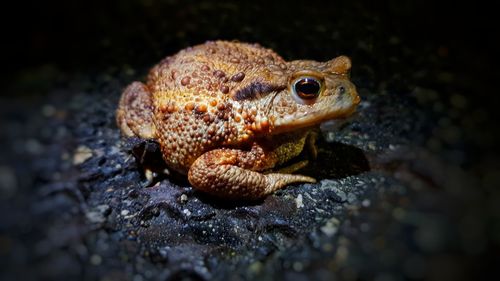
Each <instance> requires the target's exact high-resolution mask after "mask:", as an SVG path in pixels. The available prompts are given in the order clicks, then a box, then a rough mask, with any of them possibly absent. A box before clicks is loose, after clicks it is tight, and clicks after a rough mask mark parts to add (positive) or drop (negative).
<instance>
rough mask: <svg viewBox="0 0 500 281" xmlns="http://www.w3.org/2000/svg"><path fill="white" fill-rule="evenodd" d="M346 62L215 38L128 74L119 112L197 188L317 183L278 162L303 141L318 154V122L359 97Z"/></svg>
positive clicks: (126, 130)
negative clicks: (139, 73)
mask: <svg viewBox="0 0 500 281" xmlns="http://www.w3.org/2000/svg"><path fill="white" fill-rule="evenodd" d="M350 68H351V61H350V60H349V58H347V57H345V56H339V57H336V58H334V59H332V60H329V61H327V62H316V61H312V60H294V61H289V62H287V61H285V60H284V59H283V58H282V57H280V56H279V55H278V54H276V53H275V52H274V51H272V50H270V49H266V48H263V47H261V46H260V45H258V44H247V43H241V42H226V41H215V42H206V43H204V44H201V45H198V46H194V47H189V48H187V49H184V50H181V51H180V52H178V53H177V54H175V55H173V56H169V57H167V58H165V59H163V60H162V61H161V62H160V63H158V64H157V65H156V66H154V67H153V68H152V69H151V70H150V72H149V75H148V77H147V81H146V83H141V82H133V83H131V84H130V85H129V86H128V87H127V88H126V89H125V90H124V92H123V94H122V96H121V99H120V102H119V106H118V109H117V112H116V119H117V124H118V126H119V128H120V129H121V131H122V134H123V135H125V136H128V137H132V136H135V137H139V138H143V139H152V140H155V141H156V142H158V143H159V145H160V148H161V153H162V156H163V159H164V160H165V162H166V164H167V166H168V167H169V169H172V170H175V171H177V172H179V173H181V174H184V175H187V177H188V180H189V182H190V183H191V184H192V186H193V187H194V188H196V189H198V190H201V191H204V192H206V193H209V194H212V195H215V196H217V197H222V198H228V199H256V198H261V197H264V196H266V195H268V194H270V193H272V192H274V191H275V190H277V189H280V188H282V187H284V186H286V185H288V184H291V183H298V182H309V183H313V182H315V179H314V178H312V177H309V176H305V175H299V174H292V173H293V172H295V171H297V170H298V169H300V168H302V167H304V166H305V165H306V164H307V161H300V162H298V163H295V164H292V165H290V166H288V167H285V168H282V169H280V170H277V171H275V170H273V168H276V167H279V166H282V165H283V164H285V163H286V162H287V161H289V160H291V159H292V158H294V157H296V156H298V155H299V154H300V153H301V152H302V150H304V148H308V150H309V151H310V152H311V154H312V155H313V156H314V155H316V149H315V146H314V141H315V136H316V135H317V134H316V133H315V132H316V130H315V128H317V127H318V126H319V124H320V123H321V122H323V121H326V120H331V119H336V118H344V117H346V116H349V115H350V114H352V113H353V112H354V111H355V109H356V106H357V105H358V103H359V102H360V98H359V96H358V94H357V92H356V88H355V86H354V85H353V84H352V83H351V82H350V80H349V71H350Z"/></svg>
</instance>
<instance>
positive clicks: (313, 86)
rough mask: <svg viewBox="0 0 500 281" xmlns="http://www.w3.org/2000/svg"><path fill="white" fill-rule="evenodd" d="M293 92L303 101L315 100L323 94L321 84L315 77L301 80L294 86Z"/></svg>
mask: <svg viewBox="0 0 500 281" xmlns="http://www.w3.org/2000/svg"><path fill="white" fill-rule="evenodd" d="M293 91H294V93H295V94H296V95H297V96H298V97H299V98H301V99H305V100H310V99H315V98H317V97H318V96H319V94H320V92H321V82H320V81H318V80H317V79H316V78H313V77H303V78H299V79H297V81H296V82H295V83H294V84H293Z"/></svg>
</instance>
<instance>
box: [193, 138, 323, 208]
mask: <svg viewBox="0 0 500 281" xmlns="http://www.w3.org/2000/svg"><path fill="white" fill-rule="evenodd" d="M268 156H269V155H268V154H266V153H265V152H264V151H263V150H262V149H261V148H259V147H257V148H256V147H253V148H252V150H251V151H242V150H238V149H226V148H223V149H216V150H212V151H209V152H206V153H205V154H203V155H202V156H200V157H199V158H198V159H196V161H195V162H194V163H193V164H192V165H191V168H190V169H189V173H188V179H189V182H190V183H191V184H192V185H193V186H194V187H195V188H197V189H199V190H202V191H205V192H207V193H210V194H212V195H215V196H217V197H223V198H234V199H236V198H238V199H257V198H261V197H264V196H265V195H267V194H270V193H272V192H274V191H275V190H278V189H280V188H282V187H284V186H286V185H288V184H290V183H295V182H310V183H314V182H316V180H315V179H314V178H311V177H307V176H303V175H291V174H282V173H270V174H262V173H260V172H258V171H260V170H263V168H266V166H269V165H272V164H273V163H272V162H274V160H273V159H269V158H266V157H268Z"/></svg>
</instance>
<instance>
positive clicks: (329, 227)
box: [0, 6, 500, 281]
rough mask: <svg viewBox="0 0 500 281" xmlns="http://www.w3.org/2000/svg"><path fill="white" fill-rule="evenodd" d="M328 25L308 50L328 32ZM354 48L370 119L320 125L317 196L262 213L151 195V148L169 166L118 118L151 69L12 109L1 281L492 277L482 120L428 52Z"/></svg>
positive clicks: (60, 89) (65, 82)
mask: <svg viewBox="0 0 500 281" xmlns="http://www.w3.org/2000/svg"><path fill="white" fill-rule="evenodd" d="M196 7H198V6H196ZM201 7H203V6H201ZM205 9H208V8H206V7H205ZM351 9H354V8H351ZM197 11H198V10H196V9H194V10H190V12H191V13H196V12H197ZM177 16H179V15H177ZM153 17H154V16H153ZM346 18H347V16H346ZM361 18H362V19H363V20H360V21H359V22H361V23H363V22H364V23H366V22H370V21H368V20H367V19H370V18H372V19H375V18H376V16H375V15H373V14H369V13H368V14H366V15H363V16H361ZM374 21H375V20H374ZM346 24H347V23H345V22H342V24H340V25H339V26H340V27H341V28H340V29H339V30H343V29H342V27H344V28H345V25H346ZM316 26H317V27H318V29H317V30H316V31H314V32H316V33H314V32H312V33H311V34H312V35H311V34H310V35H307V36H311V38H308V37H307V36H306V37H305V38H304V39H303V40H305V41H306V42H311V41H314V40H316V38H314V37H313V35H314V34H324V33H325V32H327V30H329V29H328V26H326V27H325V26H324V25H321V24H320V23H316ZM321 26H322V27H323V28H320V27H321ZM375 26H377V25H376V24H375ZM369 27H370V26H368V27H366V29H367V30H370V28H369ZM257 28H258V27H257ZM360 29H363V28H360ZM189 30H190V29H189ZM244 34H246V33H244ZM265 34H266V33H264V35H263V38H267V37H266V36H265ZM179 36H180V35H179ZM337 36H340V35H339V34H337ZM345 36H346V37H348V38H352V39H347V42H346V43H342V44H340V46H341V48H342V47H343V46H347V45H350V46H355V47H352V49H351V50H350V51H349V55H351V56H353V57H354V59H355V60H354V61H355V63H354V70H353V76H352V80H353V82H354V83H355V84H356V85H357V86H358V90H359V93H360V96H361V98H362V102H361V104H360V106H359V110H358V113H357V114H356V115H354V116H353V117H352V118H350V119H348V120H344V121H343V122H337V123H333V122H331V123H325V124H323V125H322V135H323V137H322V138H321V139H320V140H319V151H318V159H317V160H316V161H314V162H312V163H310V165H309V166H307V167H306V168H304V169H303V170H302V171H301V173H303V174H306V175H310V176H314V177H315V178H316V179H317V180H318V182H317V183H315V184H294V185H291V186H288V187H287V188H285V189H283V190H280V191H278V192H276V193H275V194H273V195H271V196H268V197H267V198H265V199H262V200H260V201H254V202H227V201H223V200H218V199H214V198H212V197H209V196H206V195H205V194H202V193H200V192H198V191H196V190H194V189H193V188H192V187H191V186H190V185H189V183H188V182H187V181H186V179H184V178H182V177H175V176H174V177H162V178H159V180H158V181H157V182H155V183H154V184H153V185H152V186H147V180H146V178H145V177H144V175H143V174H142V173H141V167H139V165H138V163H137V162H136V160H135V158H134V156H133V154H134V150H135V153H137V149H138V147H139V148H140V147H141V146H142V147H143V149H144V147H147V148H146V150H148V155H149V156H148V157H149V159H150V163H157V161H158V155H156V156H155V152H157V151H156V149H155V148H154V145H155V144H154V143H147V144H146V143H144V142H141V141H138V140H127V139H122V138H121V137H120V134H119V130H118V129H117V127H116V125H115V121H114V110H115V108H116V105H117V102H118V98H119V96H120V94H121V91H122V89H123V88H124V87H125V86H126V85H127V84H128V83H130V82H131V81H134V80H137V79H141V78H142V77H143V74H145V73H146V72H147V66H144V67H143V68H137V69H136V68H131V67H130V66H127V65H125V66H124V65H120V66H116V67H114V68H107V69H106V70H103V71H102V72H97V73H95V72H91V73H90V72H84V73H83V74H81V73H80V74H78V72H77V71H75V72H74V74H71V73H70V74H65V75H64V76H62V78H61V77H60V78H58V79H57V83H54V84H51V85H50V87H49V88H48V90H47V92H46V93H44V94H41V95H17V96H10V97H2V98H1V100H0V109H1V118H2V123H1V124H0V128H1V132H2V134H1V136H0V146H1V147H2V160H1V162H0V179H1V181H0V186H1V189H0V191H1V195H2V197H1V204H0V212H1V213H2V222H1V224H0V258H1V261H2V272H1V275H0V277H1V279H2V280H14V279H16V280H19V279H21V280H134V281H135V280H407V279H409V280H423V279H425V280H448V279H449V280H470V279H471V278H472V279H482V278H484V277H485V276H486V275H487V272H488V269H489V267H490V266H492V265H493V259H492V258H493V257H494V256H495V252H496V251H497V250H498V245H499V244H498V243H499V241H500V238H499V236H498V233H499V232H498V225H499V221H498V218H499V216H498V214H499V212H498V211H499V210H498V207H497V205H498V204H497V202H498V199H500V193H499V192H498V190H496V189H494V188H492V187H491V186H493V185H494V184H495V183H497V181H498V173H497V172H498V169H497V168H495V167H494V166H493V165H490V164H488V163H487V162H485V160H484V159H490V158H487V157H483V155H482V153H483V151H482V149H483V146H482V143H481V142H480V141H481V140H483V138H484V135H485V132H484V130H483V129H481V128H480V125H481V124H482V125H484V124H485V123H484V122H485V118H486V117H485V116H484V114H486V113H484V114H482V113H481V112H483V111H484V110H482V108H480V107H477V104H475V103H474V102H472V101H471V98H470V97H469V96H468V95H467V93H463V92H460V90H456V89H455V88H453V85H454V81H456V80H453V79H451V78H450V75H452V74H451V73H450V72H447V71H441V70H440V65H439V63H438V62H436V58H439V56H440V55H442V54H441V53H439V52H441V51H439V49H433V48H434V47H436V46H434V45H433V44H432V43H429V44H428V45H425V44H424V45H425V46H426V47H427V49H425V50H424V51H422V50H414V49H412V46H410V45H404V44H405V42H404V41H403V43H401V42H400V41H398V40H400V39H398V37H395V35H394V36H393V37H392V39H391V40H392V41H389V43H385V44H389V45H390V46H392V47H393V48H392V49H391V56H390V57H388V56H384V55H383V54H381V53H379V51H380V50H381V48H380V49H378V51H377V49H375V51H373V50H371V49H370V48H369V47H368V46H367V44H368V43H369V42H368V41H367V40H363V39H359V38H364V37H363V36H354V34H353V35H351V36H347V35H345ZM334 38H337V37H335V36H334ZM323 40H326V39H323ZM349 42H351V43H349ZM353 42H357V44H354V43H353ZM272 44H275V45H276V46H281V47H280V48H286V46H287V43H286V42H273V43H272ZM272 44H271V45H272ZM344 44H346V45H344ZM304 45H307V44H304ZM394 45H398V46H394ZM311 46H312V45H311ZM315 46H316V45H315ZM271 47H272V46H271ZM304 48H305V47H304ZM311 48H312V49H310V50H306V49H302V48H295V49H293V48H291V49H289V50H288V52H289V53H288V54H287V53H286V52H285V56H287V58H299V57H303V54H315V53H316V54H317V51H318V50H316V48H315V47H311ZM132 49H133V48H132ZM370 50H371V51H370ZM318 52H326V53H328V52H327V51H325V50H324V49H323V50H322V51H318ZM421 52H423V53H425V54H426V56H425V58H422V53H421ZM163 55H166V54H163ZM401 58H404V59H405V60H409V61H412V62H414V64H412V66H413V68H412V69H411V70H409V69H407V68H405V65H404V64H403V63H400V62H398V61H397V60H398V59H401ZM145 60H146V59H145ZM437 61H439V60H437ZM399 64H401V65H402V66H401V68H400V69H401V71H400V72H394V73H393V75H389V74H387V73H389V72H390V71H389V72H387V73H385V74H384V70H380V74H379V73H378V72H379V69H380V68H382V67H381V66H387V65H391V67H392V68H391V69H399V68H398V66H397V65H399ZM394 65H396V66H394ZM44 73H45V74H46V73H47V71H46V69H44V70H40V71H39V72H36V71H35V72H34V73H32V76H31V77H32V78H30V79H33V80H34V81H35V82H36V81H38V80H37V79H42V80H43V79H45V76H44ZM407 75H412V76H407ZM439 75H441V76H439ZM33 77H34V78H33ZM40 77H41V78H40ZM408 77H409V78H408ZM436 77H437V78H436ZM23 79H27V78H23ZM440 79H441V80H440ZM450 79H451V80H450ZM22 81H26V80H22ZM30 81H31V80H30ZM429 81H432V82H429ZM435 81H440V82H439V83H438V84H437V85H434V86H435V87H434V86H433V83H434V82H435ZM443 81H444V82H443ZM35 82H34V83H35ZM35 84H36V83H35ZM443 85H444V86H443ZM14 89H16V88H15V87H14ZM17 89H19V87H18V88H17ZM486 119H487V118H486ZM482 122H483V123H482ZM492 138H494V136H492ZM491 153H492V154H493V152H491ZM155 161H156V162H155Z"/></svg>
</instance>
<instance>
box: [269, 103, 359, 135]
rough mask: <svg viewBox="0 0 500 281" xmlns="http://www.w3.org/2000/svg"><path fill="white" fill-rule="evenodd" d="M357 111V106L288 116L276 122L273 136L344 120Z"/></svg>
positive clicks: (272, 132)
mask: <svg viewBox="0 0 500 281" xmlns="http://www.w3.org/2000/svg"><path fill="white" fill-rule="evenodd" d="M354 111H356V105H353V106H350V107H345V108H340V109H338V108H337V109H335V110H332V109H331V108H329V109H323V110H313V111H311V112H306V113H301V114H300V115H299V114H293V115H287V116H285V117H282V118H279V119H276V120H274V124H273V130H272V131H271V134H282V133H287V132H291V131H296V130H298V129H302V128H306V127H312V126H315V125H319V124H321V123H323V122H325V121H328V120H332V119H343V118H346V117H348V116H350V115H351V114H353V113H354Z"/></svg>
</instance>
